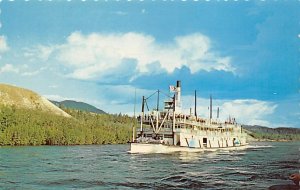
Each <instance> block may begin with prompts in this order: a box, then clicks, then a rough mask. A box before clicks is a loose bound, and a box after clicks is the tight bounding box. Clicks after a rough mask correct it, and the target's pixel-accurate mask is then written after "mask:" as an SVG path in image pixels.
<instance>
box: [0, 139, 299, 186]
mask: <svg viewBox="0 0 300 190" xmlns="http://www.w3.org/2000/svg"><path fill="white" fill-rule="evenodd" d="M299 148H300V143H299V142H289V143H255V144H253V146H252V148H249V149H247V150H239V151H217V152H210V153H184V152H181V153H174V154H144V155H140V154H128V153H127V151H128V149H129V145H105V146H41V147H2V148H0V187H1V188H4V189H74V188H79V189H267V188H268V187H269V186H271V185H276V184H287V183H290V182H289V180H288V176H289V175H290V174H291V173H295V172H298V171H299V169H300V162H299V158H300V150H299Z"/></svg>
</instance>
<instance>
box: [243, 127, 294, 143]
mask: <svg viewBox="0 0 300 190" xmlns="http://www.w3.org/2000/svg"><path fill="white" fill-rule="evenodd" d="M243 128H244V129H245V130H246V132H247V133H248V135H250V136H252V137H254V138H256V139H261V140H279V141H280V140H300V129H299V128H287V127H279V128H268V127H264V126H259V125H253V126H251V125H243Z"/></svg>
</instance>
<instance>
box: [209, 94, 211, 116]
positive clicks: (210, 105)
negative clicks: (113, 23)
mask: <svg viewBox="0 0 300 190" xmlns="http://www.w3.org/2000/svg"><path fill="white" fill-rule="evenodd" d="M209 119H210V122H211V119H212V96H211V95H210V104H209Z"/></svg>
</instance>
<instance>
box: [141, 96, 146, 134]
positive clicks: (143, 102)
mask: <svg viewBox="0 0 300 190" xmlns="http://www.w3.org/2000/svg"><path fill="white" fill-rule="evenodd" d="M144 104H145V96H143V100H142V115H141V135H142V133H143V118H144V109H145V105H144Z"/></svg>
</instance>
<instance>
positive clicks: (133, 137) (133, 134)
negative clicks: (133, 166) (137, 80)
mask: <svg viewBox="0 0 300 190" xmlns="http://www.w3.org/2000/svg"><path fill="white" fill-rule="evenodd" d="M135 106H136V89H134V107H133V119H134V120H133V122H134V123H133V127H132V142H134V140H135V124H136V117H135Z"/></svg>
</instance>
